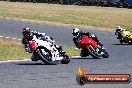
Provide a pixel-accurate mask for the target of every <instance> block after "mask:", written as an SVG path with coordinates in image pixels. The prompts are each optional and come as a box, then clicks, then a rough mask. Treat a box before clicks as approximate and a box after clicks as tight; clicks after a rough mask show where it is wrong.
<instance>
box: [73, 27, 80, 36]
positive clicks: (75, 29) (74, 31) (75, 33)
mask: <svg viewBox="0 0 132 88" xmlns="http://www.w3.org/2000/svg"><path fill="white" fill-rule="evenodd" d="M78 33H79V28H74V29H73V30H72V34H73V36H77V35H78Z"/></svg>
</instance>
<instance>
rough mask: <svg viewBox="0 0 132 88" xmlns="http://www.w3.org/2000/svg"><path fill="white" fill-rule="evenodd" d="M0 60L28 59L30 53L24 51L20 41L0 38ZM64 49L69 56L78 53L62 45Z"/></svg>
mask: <svg viewBox="0 0 132 88" xmlns="http://www.w3.org/2000/svg"><path fill="white" fill-rule="evenodd" d="M0 42H1V43H0V61H2V60H21V59H30V58H31V53H27V52H25V50H24V48H23V45H22V43H21V41H19V40H13V39H6V38H0ZM64 51H66V52H67V54H68V55H69V56H74V55H79V50H76V49H74V48H71V47H68V46H64Z"/></svg>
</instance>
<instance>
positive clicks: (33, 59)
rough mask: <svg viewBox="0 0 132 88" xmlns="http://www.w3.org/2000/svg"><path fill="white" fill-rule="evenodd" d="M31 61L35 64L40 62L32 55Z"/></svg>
mask: <svg viewBox="0 0 132 88" xmlns="http://www.w3.org/2000/svg"><path fill="white" fill-rule="evenodd" d="M31 60H32V61H35V62H36V61H38V60H37V59H36V58H35V57H34V54H32V57H31Z"/></svg>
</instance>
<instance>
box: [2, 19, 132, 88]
mask: <svg viewBox="0 0 132 88" xmlns="http://www.w3.org/2000/svg"><path fill="white" fill-rule="evenodd" d="M26 26H28V27H30V28H32V29H34V30H37V31H39V32H45V33H46V34H47V35H50V36H52V37H54V39H55V40H56V42H57V43H58V44H61V45H69V46H71V47H75V46H74V44H73V42H72V34H71V31H72V28H74V27H73V26H61V25H51V24H38V23H31V22H23V21H16V20H11V19H10V20H9V19H5V18H2V19H0V36H7V37H12V38H14V37H15V38H21V37H22V35H21V30H20V29H21V28H23V27H26ZM81 29H82V30H85V28H81ZM85 31H90V32H92V33H93V34H95V35H97V36H98V38H99V39H100V41H101V42H102V43H103V44H104V47H105V48H106V49H107V51H108V52H109V54H110V56H109V58H102V59H94V58H91V57H87V58H74V59H71V62H70V63H69V64H67V65H63V64H58V65H45V64H43V63H42V62H41V61H39V62H32V61H18V62H14V61H12V62H3V63H2V62H0V88H132V83H129V84H86V85H84V86H80V85H78V84H77V82H76V72H77V68H78V67H79V66H82V67H83V68H84V69H85V70H86V72H87V73H90V74H105V73H106V74H130V75H132V54H131V52H132V51H131V50H132V46H131V45H120V44H119V41H118V40H117V39H116V37H115V35H114V32H112V31H101V30H96V29H90V28H89V29H87V30H85Z"/></svg>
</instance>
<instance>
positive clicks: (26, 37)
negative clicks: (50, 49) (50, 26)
mask: <svg viewBox="0 0 132 88" xmlns="http://www.w3.org/2000/svg"><path fill="white" fill-rule="evenodd" d="M22 34H23V38H22V44H23V45H24V48H25V51H26V52H29V53H30V52H31V51H30V49H29V47H28V44H29V41H31V40H32V39H33V36H34V35H35V36H36V37H37V38H39V39H42V40H44V41H48V42H50V43H52V44H53V45H55V47H56V48H57V49H58V51H59V52H61V51H62V47H61V46H58V45H56V43H55V41H54V40H53V38H52V37H49V36H46V35H45V33H39V32H36V31H31V29H30V28H29V27H26V28H23V29H22ZM32 57H33V55H32ZM31 59H32V60H33V61H34V59H35V58H31Z"/></svg>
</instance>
